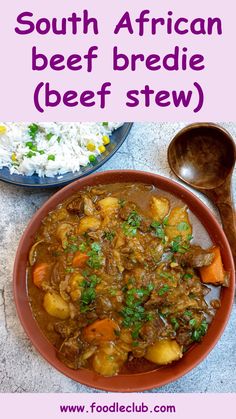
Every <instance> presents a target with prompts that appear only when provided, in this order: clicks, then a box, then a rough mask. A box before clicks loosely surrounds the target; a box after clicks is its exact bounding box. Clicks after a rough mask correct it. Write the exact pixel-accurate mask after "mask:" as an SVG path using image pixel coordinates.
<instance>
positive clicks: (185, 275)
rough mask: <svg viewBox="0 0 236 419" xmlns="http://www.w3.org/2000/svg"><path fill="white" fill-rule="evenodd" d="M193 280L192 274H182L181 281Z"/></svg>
mask: <svg viewBox="0 0 236 419" xmlns="http://www.w3.org/2000/svg"><path fill="white" fill-rule="evenodd" d="M191 278H193V275H192V274H184V276H183V279H191Z"/></svg>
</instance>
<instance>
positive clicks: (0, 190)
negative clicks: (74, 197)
mask: <svg viewBox="0 0 236 419" xmlns="http://www.w3.org/2000/svg"><path fill="white" fill-rule="evenodd" d="M184 125H186V124H185V123H173V124H169V123H148V124H146V123H145V124H144V123H136V124H135V125H134V126H133V128H132V131H131V133H130V135H129V137H128V139H127V141H126V142H125V143H124V144H123V146H122V147H121V149H120V151H119V152H118V153H117V154H116V155H115V156H114V157H113V158H112V159H111V160H110V161H109V162H108V163H107V164H105V165H104V166H103V168H102V169H101V170H109V169H122V168H124V169H140V170H146V171H151V172H155V173H159V174H161V175H164V176H167V177H172V178H174V176H173V175H172V174H171V172H170V169H169V167H168V163H167V158H166V151H167V146H168V144H169V142H170V140H171V139H172V137H173V136H174V134H175V133H176V132H177V131H178V130H179V129H180V128H182V127H183V126H184ZM222 125H223V126H224V127H225V128H227V129H228V130H229V131H230V132H231V134H232V135H233V136H234V138H236V123H223V124H222ZM235 184H236V180H235V179H234V192H236V188H235ZM52 193H53V192H52V191H51V192H49V191H45V190H43V191H40V192H39V191H32V190H30V189H21V188H18V187H14V186H12V185H7V184H4V183H0V245H1V250H0V391H1V392H99V391H96V390H94V389H91V388H88V387H85V386H82V385H80V384H78V383H75V382H74V381H72V380H70V379H68V378H66V377H64V376H63V375H62V374H60V373H59V372H57V371H56V370H55V369H53V368H52V367H51V366H50V365H48V364H47V363H46V362H45V361H44V360H43V359H42V358H41V356H40V355H39V354H38V353H37V351H36V350H35V349H34V347H33V346H32V344H31V342H30V341H29V340H28V338H27V336H26V334H25V333H24V331H23V329H22V327H21V325H20V322H19V320H18V317H17V313H16V309H15V305H14V301H13V293H12V269H13V263H14V257H15V253H16V249H17V246H18V242H19V239H20V237H21V235H22V232H23V230H24V229H25V227H26V225H27V223H28V221H29V220H30V218H31V216H32V215H33V214H34V212H35V211H36V210H37V208H39V207H40V206H41V205H42V204H43V202H45V201H46V200H47V199H48V197H49V196H50V195H51V194H52ZM197 195H198V196H199V198H200V199H202V200H203V201H204V202H205V203H206V204H207V205H208V206H209V207H210V208H211V209H212V210H213V211H214V213H215V215H216V216H217V217H218V214H217V211H216V209H215V208H214V207H213V206H212V205H211V204H210V203H209V201H208V200H207V199H206V198H204V197H203V196H202V195H201V194H199V193H198V194H197ZM235 198H236V197H235ZM235 369H236V307H235V306H234V310H233V312H232V315H231V318H230V321H229V323H228V326H227V328H226V330H225V332H224V334H223V336H222V338H221V339H220V341H219V342H218V344H217V345H216V347H215V348H214V349H213V351H212V352H211V353H210V354H209V356H208V357H207V358H206V359H205V360H204V361H203V362H202V363H201V364H200V365H199V366H198V367H196V368H195V369H194V370H193V371H191V372H190V373H188V374H187V375H186V376H184V377H182V378H181V379H179V380H178V381H176V382H174V383H171V384H169V385H167V386H165V387H162V388H161V389H154V390H152V391H153V392H235V391H236V374H235Z"/></svg>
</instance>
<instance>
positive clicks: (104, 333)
mask: <svg viewBox="0 0 236 419" xmlns="http://www.w3.org/2000/svg"><path fill="white" fill-rule="evenodd" d="M118 330H119V327H118V325H117V323H116V322H114V321H113V320H111V319H102V320H96V321H95V322H94V323H92V324H90V325H89V326H87V327H86V328H85V329H84V339H85V340H86V341H87V342H88V343H91V342H93V343H100V342H107V341H112V340H114V339H116V332H115V331H118Z"/></svg>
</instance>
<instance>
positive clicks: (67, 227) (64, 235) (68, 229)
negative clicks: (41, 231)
mask: <svg viewBox="0 0 236 419" xmlns="http://www.w3.org/2000/svg"><path fill="white" fill-rule="evenodd" d="M73 229H74V226H73V225H72V224H69V223H62V224H59V225H58V227H57V231H56V237H57V238H58V239H59V240H61V245H62V247H63V249H65V248H66V247H67V245H68V236H69V235H70V234H72V232H73Z"/></svg>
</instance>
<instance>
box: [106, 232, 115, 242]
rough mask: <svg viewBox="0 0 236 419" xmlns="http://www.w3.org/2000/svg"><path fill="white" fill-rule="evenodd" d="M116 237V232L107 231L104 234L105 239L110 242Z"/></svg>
mask: <svg viewBox="0 0 236 419" xmlns="http://www.w3.org/2000/svg"><path fill="white" fill-rule="evenodd" d="M114 237H115V233H114V231H105V233H104V234H103V238H104V239H106V240H109V241H112V240H113V239H114Z"/></svg>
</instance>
